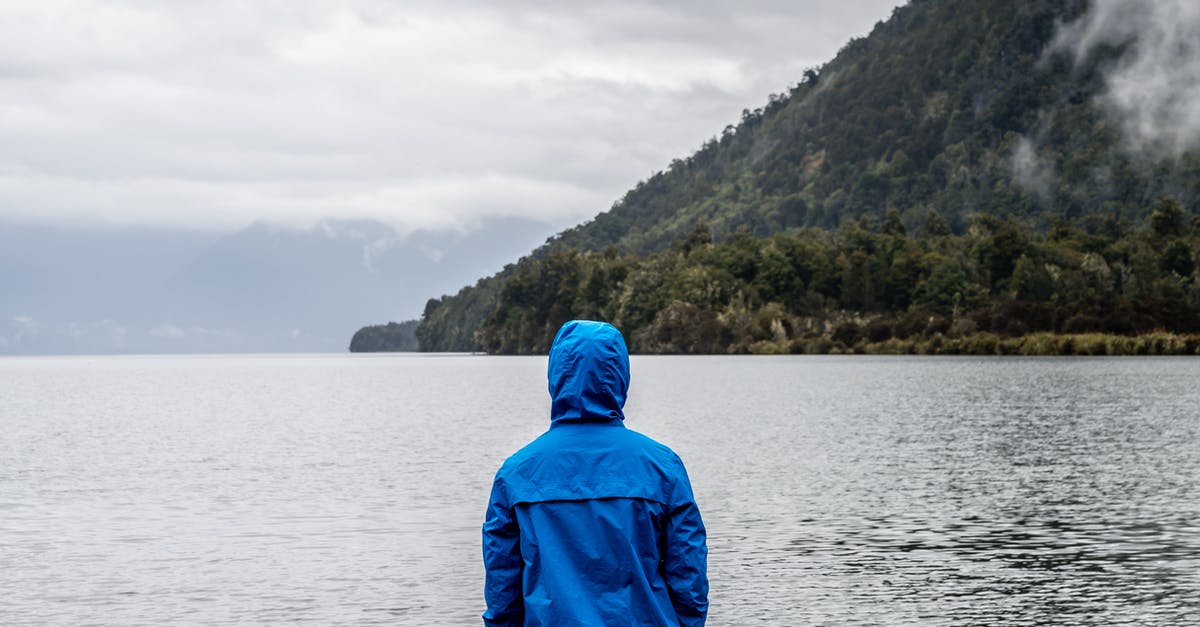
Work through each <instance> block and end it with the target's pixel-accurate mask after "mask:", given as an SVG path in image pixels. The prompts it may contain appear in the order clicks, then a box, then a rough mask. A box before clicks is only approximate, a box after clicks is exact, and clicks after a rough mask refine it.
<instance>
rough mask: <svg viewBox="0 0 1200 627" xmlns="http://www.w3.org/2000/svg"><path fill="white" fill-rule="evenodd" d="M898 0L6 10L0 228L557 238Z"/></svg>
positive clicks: (0, 39)
mask: <svg viewBox="0 0 1200 627" xmlns="http://www.w3.org/2000/svg"><path fill="white" fill-rule="evenodd" d="M895 4H898V1H897V0H871V1H870V2H862V3H857V4H856V5H855V12H854V14H853V15H847V12H846V11H845V10H844V9H845V4H844V3H835V2H831V1H829V0H821V1H813V0H809V1H808V2H803V1H801V2H791V3H788V2H778V3H773V2H751V3H748V4H738V5H737V6H734V5H731V4H727V3H706V2H693V3H683V2H661V3H642V2H589V3H583V2H579V3H574V2H566V3H554V4H545V3H535V2H514V3H504V4H503V5H502V6H501V5H496V4H494V3H489V2H460V3H439V2H412V3H390V2H376V1H372V0H353V1H349V2H339V3H328V2H320V1H317V0H295V1H289V2H279V1H268V0H258V1H250V2H245V1H240V0H237V1H235V0H214V1H212V2H203V3H183V2H144V1H141V0H113V1H110V2H90V1H85V0H79V1H72V0H25V1H16V0H10V1H8V2H5V3H3V4H2V5H0V95H2V96H3V97H0V217H25V218H29V217H38V218H41V219H45V220H64V219H70V220H80V219H83V220H92V221H108V222H116V223H135V224H183V225H188V226H198V227H210V228H228V227H236V226H242V225H244V224H247V223H249V222H251V221H254V220H257V219H265V220H270V221H276V222H291V223H299V224H311V223H313V222H315V221H316V220H318V219H319V218H321V217H341V218H350V217H371V218H376V219H382V220H384V221H387V222H389V223H391V224H393V225H395V226H397V227H399V228H400V229H401V230H402V231H407V230H412V229H416V228H435V227H439V226H447V225H450V226H455V227H457V228H464V227H469V226H470V225H471V224H474V223H478V221H479V220H481V219H482V218H483V217H485V216H519V217H526V218H534V219H540V220H543V221H547V222H553V223H556V224H557V225H567V224H570V223H574V222H577V221H579V220H582V219H586V218H588V217H591V216H592V215H594V214H595V213H597V212H599V211H601V210H603V209H605V208H607V207H608V206H609V205H611V203H612V202H613V201H614V200H615V199H617V198H619V197H620V195H621V194H622V193H623V192H624V191H625V190H627V189H628V188H629V187H631V186H632V185H633V184H634V183H635V182H636V181H637V180H639V179H642V178H645V177H646V176H647V175H649V174H650V173H651V172H653V171H655V170H658V169H662V168H664V167H666V165H667V163H669V161H670V160H671V159H672V158H675V157H680V156H683V155H685V154H687V153H689V152H690V151H692V150H694V149H695V148H696V147H698V146H699V145H700V144H701V143H702V142H703V140H704V139H706V138H707V137H709V136H711V135H713V134H715V133H716V132H718V131H719V130H720V129H721V128H723V127H724V126H725V124H727V123H730V122H734V121H736V120H737V119H738V117H739V113H740V111H741V110H742V109H743V108H754V107H757V106H761V105H762V104H764V103H765V101H766V96H767V94H768V93H770V92H775V91H782V90H783V89H785V88H786V86H787V85H788V83H789V82H793V81H796V80H798V79H799V77H800V75H801V72H802V70H803V69H804V68H805V67H807V66H812V65H817V64H819V63H822V62H824V61H826V60H828V59H829V58H830V57H831V56H832V55H833V53H834V52H835V51H836V50H837V49H838V48H839V47H840V46H841V45H842V44H843V43H844V42H845V41H846V40H847V39H848V38H849V37H851V36H854V35H861V34H864V33H865V32H867V31H868V30H869V29H870V27H871V25H872V24H873V23H874V22H875V21H877V20H880V19H884V18H886V17H887V15H888V14H889V13H890V10H891V7H893V6H894V5H895Z"/></svg>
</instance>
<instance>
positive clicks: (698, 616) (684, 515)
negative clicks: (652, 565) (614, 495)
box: [663, 464, 708, 627]
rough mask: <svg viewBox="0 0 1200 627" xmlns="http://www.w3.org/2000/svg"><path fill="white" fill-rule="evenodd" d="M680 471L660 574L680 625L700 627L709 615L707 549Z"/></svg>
mask: <svg viewBox="0 0 1200 627" xmlns="http://www.w3.org/2000/svg"><path fill="white" fill-rule="evenodd" d="M680 468H681V470H680V473H681V478H680V479H679V481H678V482H677V483H676V486H675V489H674V490H673V492H674V494H673V495H672V506H671V512H670V514H669V516H668V517H667V525H666V544H667V547H666V554H665V555H664V556H663V574H664V577H665V579H666V582H667V588H669V589H670V592H671V604H672V605H673V606H674V607H675V614H676V615H677V616H678V617H679V624H680V625H681V626H683V627H699V626H700V625H703V624H704V620H705V617H706V616H707V615H708V546H707V544H706V534H705V531H704V521H702V520H701V519H700V509H699V508H698V507H697V506H696V499H695V497H693V496H692V486H691V483H690V482H689V481H688V478H687V473H686V472H685V471H683V470H682V464H680Z"/></svg>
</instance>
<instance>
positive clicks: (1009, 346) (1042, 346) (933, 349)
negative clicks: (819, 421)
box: [749, 332, 1200, 356]
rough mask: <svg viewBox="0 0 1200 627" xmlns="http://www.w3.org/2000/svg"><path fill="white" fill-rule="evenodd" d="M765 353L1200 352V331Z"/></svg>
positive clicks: (809, 346)
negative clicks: (1194, 332)
mask: <svg viewBox="0 0 1200 627" xmlns="http://www.w3.org/2000/svg"><path fill="white" fill-rule="evenodd" d="M749 349H750V350H749V352H750V353H753V354H759V355H771V354H776V355H778V354H814V355H1024V356H1060V355H1200V335H1181V334H1176V333H1166V332H1154V333H1146V334H1142V335H1132V336H1127V335H1113V334H1107V333H1032V334H1029V335H1022V336H1017V337H1005V336H999V335H995V334H993V333H974V334H971V335H964V336H961V337H954V338H951V337H946V336H943V335H940V334H939V335H935V336H933V337H932V338H910V339H898V338H890V339H887V340H883V341H881V342H867V341H860V342H857V343H855V344H854V345H852V346H847V345H846V344H844V343H842V342H838V341H834V340H831V339H829V338H827V337H818V338H812V339H797V340H791V341H787V342H772V341H763V342H756V343H754V344H752V345H750V347H749Z"/></svg>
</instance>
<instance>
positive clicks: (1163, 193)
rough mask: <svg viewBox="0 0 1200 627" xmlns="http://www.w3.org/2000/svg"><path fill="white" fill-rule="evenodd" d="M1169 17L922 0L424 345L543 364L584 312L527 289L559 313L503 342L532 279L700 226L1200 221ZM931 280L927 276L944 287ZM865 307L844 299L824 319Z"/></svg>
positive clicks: (486, 291)
mask: <svg viewBox="0 0 1200 627" xmlns="http://www.w3.org/2000/svg"><path fill="white" fill-rule="evenodd" d="M1163 4H1164V5H1169V4H1171V3H1163ZM1114 7H1117V8H1114ZM1122 7H1123V8H1122ZM1118 9H1120V10H1118ZM1167 9H1169V7H1166V8H1164V7H1159V6H1158V5H1157V4H1155V5H1150V6H1144V5H1142V4H1141V3H1136V2H1122V1H1121V0H1114V1H1111V2H1096V3H1089V2H1085V1H1082V0H1027V1H1023V2H1020V3H1013V2H1010V1H1008V0H913V1H912V2H910V3H909V4H908V5H906V6H903V7H899V8H897V9H896V10H895V11H894V12H893V14H892V15H891V17H890V18H889V19H888V20H886V21H884V22H880V23H879V24H877V25H876V27H875V28H874V30H873V31H872V32H871V34H870V35H869V36H867V37H865V38H861V39H855V40H852V41H851V42H849V43H848V44H847V45H846V46H845V47H843V49H842V50H841V51H840V52H839V53H838V55H837V56H836V57H835V58H834V59H833V60H831V61H830V62H828V63H827V64H825V65H824V66H822V67H820V68H814V69H813V70H811V71H809V72H807V73H806V74H805V75H804V76H803V77H796V78H797V80H798V83H797V84H795V85H794V86H793V87H791V88H789V89H788V90H787V91H785V92H784V93H781V94H776V95H772V96H770V97H769V98H768V102H767V104H766V105H764V106H763V107H761V108H758V109H755V110H753V111H749V110H747V111H745V112H743V115H742V117H741V120H740V121H738V123H737V124H735V125H730V126H727V127H726V128H725V129H724V130H723V131H722V132H721V133H720V134H719V135H718V136H715V137H713V138H711V139H709V140H707V141H705V142H704V143H703V145H702V146H701V148H700V149H699V150H697V151H696V152H695V153H693V154H692V155H690V156H686V157H684V158H681V159H677V160H675V161H673V162H672V163H671V164H670V165H669V166H668V167H667V168H666V169H665V170H664V171H662V172H659V173H657V174H655V175H654V176H652V177H650V178H649V179H647V180H645V181H642V182H639V183H638V184H637V185H635V186H634V187H633V188H632V189H631V190H630V191H629V192H628V193H626V194H625V195H624V197H622V198H621V199H619V200H618V201H617V202H616V203H615V204H614V205H613V207H612V208H611V209H609V210H608V211H606V212H603V213H601V214H599V215H598V216H597V217H596V218H595V219H593V220H592V221H590V222H588V223H585V224H582V225H579V226H577V227H575V228H573V229H569V230H567V231H564V232H562V233H560V234H559V235H558V236H556V237H554V238H552V239H551V240H550V241H549V242H548V243H547V244H546V245H545V246H542V247H540V248H538V249H537V250H535V251H534V252H533V253H532V254H530V255H529V256H527V257H524V258H522V259H521V260H520V261H519V262H518V263H516V264H513V265H510V266H508V267H506V268H505V270H503V271H501V272H499V273H497V274H495V275H493V276H491V277H488V278H485V279H481V280H480V281H478V282H477V283H476V284H475V285H474V286H471V287H467V288H464V289H463V290H462V291H460V292H459V293H458V294H456V295H455V296H451V297H445V298H442V299H437V300H434V301H431V302H430V303H429V305H428V306H427V307H426V309H425V311H424V316H423V322H422V324H421V326H420V327H419V328H418V330H417V335H418V337H419V338H420V340H421V343H422V348H423V349H424V350H476V349H479V348H480V339H481V338H484V337H488V338H491V340H490V343H491V344H492V346H493V347H495V346H501V347H508V348H504V349H503V350H506V351H508V350H514V351H527V350H539V348H538V347H540V346H541V345H542V344H544V342H545V340H544V337H543V336H545V335H547V334H549V333H552V332H553V329H554V328H556V327H557V325H558V324H559V323H561V321H562V320H564V319H566V317H569V316H574V315H580V312H581V311H582V310H580V308H578V307H576V306H575V304H574V303H573V301H571V300H570V299H565V298H558V297H556V296H555V295H554V294H544V293H540V292H539V294H540V296H539V298H540V300H538V301H537V302H532V301H530V299H529V298H524V297H520V295H518V296H519V297H518V298H516V299H515V301H513V302H520V303H523V306H526V307H532V308H533V309H536V310H539V311H541V312H542V313H541V314H540V316H539V317H540V318H544V328H530V327H529V326H528V325H527V324H521V325H518V326H519V327H520V328H521V329H522V331H521V333H524V334H526V335H531V337H529V338H526V340H524V341H519V340H518V341H510V340H512V338H499V337H498V336H497V333H500V334H501V335H503V333H504V332H503V331H498V328H499V327H497V325H500V327H503V324H502V321H504V320H508V319H510V318H511V316H510V314H513V313H514V312H513V311H512V310H505V309H503V308H502V307H498V303H500V302H501V301H502V300H503V297H504V293H505V290H506V289H509V292H510V293H511V292H513V291H514V290H515V289H516V288H515V287H514V288H511V289H510V288H508V287H507V286H509V284H510V282H511V281H512V280H513V279H514V277H518V276H521V277H525V278H526V279H529V278H530V277H538V276H542V277H543V280H547V281H553V280H554V278H553V277H546V276H544V275H545V274H546V272H549V271H550V270H551V269H553V268H559V269H561V266H555V265H554V264H548V263H547V261H548V260H550V259H552V258H554V256H555V255H560V256H561V255H569V254H571V253H572V251H581V252H584V253H587V252H589V251H591V252H595V253H598V252H599V251H605V250H607V251H608V252H607V253H605V254H607V255H608V257H609V258H610V259H616V258H617V257H618V256H626V255H636V256H639V257H653V256H655V255H662V254H665V253H666V252H667V251H670V250H671V249H672V247H678V246H681V245H683V243H684V242H685V241H686V239H687V238H688V237H690V236H691V235H692V234H693V233H695V232H697V227H698V226H699V227H700V228H699V231H700V237H701V238H704V237H712V238H714V239H715V241H716V243H717V244H720V243H721V242H724V241H726V240H729V239H730V238H732V237H734V236H740V235H739V234H741V235H745V236H749V237H752V238H768V237H771V236H774V235H776V234H781V233H795V232H797V229H804V228H817V229H822V230H826V231H829V232H835V231H834V230H835V229H845V228H846V227H847V226H848V225H854V224H857V223H858V222H859V221H860V220H866V222H864V223H863V228H868V229H869V228H870V226H869V225H870V224H871V223H875V224H879V223H880V222H881V221H882V220H883V218H884V216H885V214H886V213H888V211H889V210H894V215H895V220H897V221H898V222H899V224H900V225H902V226H903V227H904V228H905V229H906V230H907V231H908V232H912V233H921V232H923V231H922V230H923V229H925V228H926V224H927V220H928V219H929V217H930V216H931V215H936V216H937V221H938V223H939V224H944V225H945V226H946V227H947V228H948V229H949V231H950V232H951V234H953V235H955V236H965V235H967V234H968V233H970V232H971V231H972V228H976V232H977V234H978V231H979V229H980V228H983V230H986V228H984V227H980V226H979V225H981V224H984V223H985V222H981V220H982V219H983V218H989V217H990V218H994V219H996V220H999V221H1000V222H996V221H995V220H993V221H992V222H987V224H992V225H997V224H1004V223H1007V222H1012V223H1014V224H1016V225H1017V226H1014V227H1013V228H1014V229H1015V230H1014V232H1017V231H1020V229H1021V228H1024V227H1029V228H1032V229H1035V230H1036V231H1039V232H1042V233H1044V232H1046V231H1047V230H1048V229H1050V228H1051V227H1052V226H1053V225H1055V224H1059V225H1068V226H1069V225H1070V224H1073V223H1083V222H1084V221H1090V222H1088V223H1089V224H1092V225H1093V228H1092V230H1093V231H1095V230H1096V228H1098V227H1096V226H1095V225H1097V224H1099V223H1100V221H1101V220H1110V221H1112V222H1113V223H1123V224H1126V225H1131V224H1140V223H1141V222H1142V221H1144V220H1145V219H1146V217H1147V216H1148V215H1150V213H1151V211H1152V210H1153V208H1154V207H1155V206H1156V203H1158V202H1159V201H1160V200H1161V199H1164V198H1168V199H1170V200H1171V201H1172V202H1176V203H1179V204H1180V205H1181V206H1182V207H1183V208H1184V211H1185V213H1188V214H1190V212H1191V210H1192V209H1191V208H1193V207H1195V206H1196V203H1197V201H1200V153H1198V152H1197V150H1196V146H1197V145H1200V128H1198V127H1200V124H1197V123H1196V122H1195V121H1194V120H1193V118H1194V116H1193V115H1191V114H1190V113H1189V111H1190V110H1191V108H1190V106H1189V105H1188V103H1189V102H1190V99H1189V96H1191V95H1200V94H1193V92H1192V91H1190V90H1191V87H1189V85H1192V84H1194V83H1195V81H1190V80H1187V78H1188V77H1189V76H1193V75H1195V73H1196V71H1197V69H1198V68H1197V63H1198V59H1197V55H1196V54H1194V52H1196V51H1195V50H1194V47H1195V46H1194V44H1193V43H1189V42H1191V41H1192V40H1194V39H1195V38H1194V37H1191V35H1194V34H1196V32H1197V31H1200V24H1195V23H1191V22H1195V21H1196V20H1195V19H1192V18H1190V17H1185V18H1183V19H1184V20H1185V21H1186V20H1191V22H1187V23H1184V24H1172V23H1171V22H1170V19H1172V18H1170V16H1171V15H1172V14H1171V12H1170V11H1169V10H1167ZM1188 15H1190V14H1188ZM1177 21H1178V19H1177ZM1164 33H1166V35H1164ZM1181 33H1182V34H1181ZM1172 35H1173V36H1172ZM1172 79H1178V80H1174V81H1173V80H1172ZM1164 86H1165V87H1164ZM1185 217H1187V216H1185ZM997 228H999V227H997ZM985 235H988V234H985ZM990 235H994V233H991V234H990ZM973 245H974V244H971V246H973ZM835 249H837V247H835ZM967 249H968V250H969V249H970V246H967ZM1021 254H1024V252H1021ZM1012 261H1013V263H1015V260H1012ZM600 265H601V266H602V265H603V264H600ZM597 267H599V266H597ZM967 269H968V270H970V269H971V268H967ZM920 270H921V269H920V268H917V273H916V274H915V275H914V276H913V278H912V280H913V281H914V282H919V281H923V280H926V279H928V276H922V275H921V274H920ZM926 271H928V269H926ZM996 278H997V279H1006V278H1007V277H996ZM608 284H609V283H608V282H604V281H602V282H600V283H597V285H608ZM522 285H525V283H522ZM981 285H983V286H984V289H986V290H1000V289H1002V288H1007V287H1008V286H1007V285H1006V284H1002V283H996V282H995V281H993V280H992V279H990V278H989V280H988V281H987V282H986V284H981ZM628 287H629V286H628V285H625V286H624V287H623V288H622V289H628ZM542 291H543V292H544V291H545V290H542ZM997 293H998V292H997ZM845 305H847V303H841V302H837V299H836V298H835V302H832V303H826V305H824V306H823V307H822V310H825V309H830V308H838V307H842V306H845ZM851 305H852V303H851ZM656 306H665V305H663V304H662V303H659V305H656ZM872 306H875V307H877V306H878V305H872ZM850 308H851V309H853V306H851V307H850ZM868 309H869V308H868ZM593 313H594V314H596V315H599V314H600V313H603V312H600V311H599V310H594V311H593ZM652 313H654V312H651V314H652ZM796 313H798V312H796ZM811 313H812V312H809V314H806V315H811ZM643 318H645V316H643ZM489 324H490V325H491V326H490V327H488V325H489ZM535 326H536V325H535ZM481 331H482V335H481ZM535 338H536V339H535ZM484 348H486V347H484Z"/></svg>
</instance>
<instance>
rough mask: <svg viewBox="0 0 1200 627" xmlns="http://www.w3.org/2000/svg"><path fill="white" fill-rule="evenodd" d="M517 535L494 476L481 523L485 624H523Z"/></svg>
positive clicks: (501, 486) (504, 626)
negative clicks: (485, 576)
mask: <svg viewBox="0 0 1200 627" xmlns="http://www.w3.org/2000/svg"><path fill="white" fill-rule="evenodd" d="M520 542H521V533H520V529H518V528H517V519H516V517H515V516H514V514H513V510H512V506H511V505H510V504H509V503H508V498H507V496H506V495H505V491H504V484H503V482H502V481H501V480H500V477H499V475H498V474H497V476H496V480H495V481H494V482H493V483H492V495H491V498H490V499H489V500H488V508H487V514H486V516H485V518H484V521H483V566H484V568H485V569H486V571H487V578H486V582H485V583H484V597H485V599H486V600H487V611H485V612H484V613H483V622H484V624H485V625H490V626H495V627H510V626H512V627H519V626H520V625H523V624H524V623H525V598H524V595H523V594H522V591H521V568H522V565H521V544H520Z"/></svg>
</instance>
